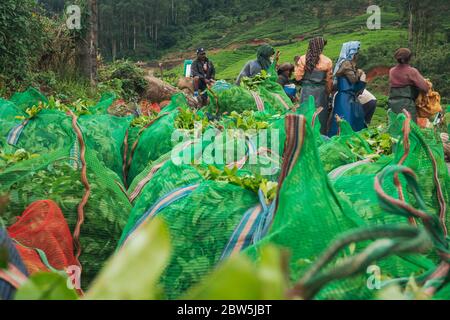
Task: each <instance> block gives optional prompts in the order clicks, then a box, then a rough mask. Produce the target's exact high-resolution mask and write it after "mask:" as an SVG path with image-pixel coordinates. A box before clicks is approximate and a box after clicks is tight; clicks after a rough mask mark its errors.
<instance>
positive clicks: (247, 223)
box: [220, 191, 275, 261]
mask: <svg viewBox="0 0 450 320" xmlns="http://www.w3.org/2000/svg"><path fill="white" fill-rule="evenodd" d="M259 197H260V202H261V203H259V204H258V205H256V206H255V207H253V208H251V209H250V210H248V211H247V212H246V213H245V214H244V216H243V217H242V219H241V221H240V222H239V224H238V226H237V227H236V229H235V230H234V232H233V234H232V235H231V237H230V240H229V241H228V244H227V246H226V247H225V249H224V251H223V253H222V256H221V258H220V260H221V261H222V260H224V259H226V258H228V257H229V256H231V255H234V254H237V253H239V252H241V251H242V250H244V249H246V248H247V247H248V246H250V245H251V244H254V243H256V242H257V241H259V240H261V239H262V237H263V236H265V235H266V233H267V231H268V227H269V226H270V224H271V219H272V218H273V212H274V210H273V209H274V208H275V207H274V206H273V205H270V207H268V206H267V205H266V203H265V199H264V195H263V193H262V192H261V191H259ZM272 204H273V203H272Z"/></svg>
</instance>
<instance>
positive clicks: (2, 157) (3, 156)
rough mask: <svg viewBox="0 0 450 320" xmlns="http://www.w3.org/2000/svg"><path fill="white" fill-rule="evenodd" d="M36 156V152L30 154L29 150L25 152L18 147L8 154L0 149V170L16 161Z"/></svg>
mask: <svg viewBox="0 0 450 320" xmlns="http://www.w3.org/2000/svg"><path fill="white" fill-rule="evenodd" d="M37 157H39V155H38V154H32V153H30V152H27V151H26V150H25V149H18V150H16V152H14V153H13V154H8V153H5V152H4V151H3V150H0V171H2V170H4V169H6V168H8V167H9V166H11V165H14V164H16V163H18V162H21V161H24V160H29V159H34V158H37Z"/></svg>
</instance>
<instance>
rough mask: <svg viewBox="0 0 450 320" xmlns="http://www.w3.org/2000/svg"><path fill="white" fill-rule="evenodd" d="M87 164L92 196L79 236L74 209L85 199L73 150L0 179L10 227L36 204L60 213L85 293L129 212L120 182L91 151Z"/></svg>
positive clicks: (14, 169) (8, 171) (10, 171)
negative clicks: (6, 196)
mask: <svg viewBox="0 0 450 320" xmlns="http://www.w3.org/2000/svg"><path fill="white" fill-rule="evenodd" d="M78 155H79V152H78ZM85 158H86V170H87V175H86V177H87V181H88V183H89V189H90V192H89V196H88V197H87V202H86V205H85V206H84V208H83V214H82V217H83V221H84V222H83V223H82V224H81V225H80V229H79V231H77V228H76V227H77V224H78V222H79V221H81V216H80V213H79V210H78V209H79V207H80V204H81V203H82V200H83V197H84V196H85V195H86V185H85V184H84V182H83V179H82V171H81V168H82V161H81V159H80V158H79V157H77V152H74V151H73V148H65V149H62V150H60V151H58V152H53V153H49V154H45V155H42V156H40V157H39V158H36V159H32V160H27V161H23V162H21V163H18V164H16V165H15V166H13V167H10V168H8V169H6V170H5V171H4V172H2V173H1V174H0V193H8V194H9V197H10V203H9V205H8V206H7V208H6V211H5V217H6V219H7V221H8V225H12V224H13V223H14V217H16V216H19V215H20V214H21V213H22V212H23V211H24V210H25V209H26V208H27V207H28V206H29V205H30V204H32V203H33V202H35V201H38V200H47V199H48V200H53V201H54V202H55V203H56V204H57V205H58V206H59V207H60V208H61V209H62V211H63V213H64V217H65V219H66V221H67V223H68V225H69V228H70V230H71V233H72V235H73V239H74V243H77V242H79V243H80V246H78V247H77V246H75V254H76V255H77V252H78V251H77V248H81V251H79V252H80V253H81V256H80V257H79V261H80V263H81V265H82V277H81V283H82V288H87V287H88V285H89V283H90V281H91V280H92V279H93V278H94V277H95V275H96V274H97V273H98V271H99V270H100V269H101V268H102V266H103V264H104V262H105V261H106V260H107V259H108V258H109V256H110V255H111V254H112V253H113V252H114V250H115V248H116V246H117V243H118V241H119V239H120V236H121V234H122V230H123V228H124V227H125V224H126V221H127V218H128V214H129V212H130V211H131V205H130V203H129V201H128V198H127V196H126V193H125V191H124V189H123V186H122V185H121V181H120V178H119V177H118V176H117V175H116V174H115V173H114V172H112V171H111V170H109V169H107V168H105V167H104V165H103V164H101V163H100V161H99V160H98V155H97V154H96V153H95V151H93V150H90V149H87V150H86V156H85Z"/></svg>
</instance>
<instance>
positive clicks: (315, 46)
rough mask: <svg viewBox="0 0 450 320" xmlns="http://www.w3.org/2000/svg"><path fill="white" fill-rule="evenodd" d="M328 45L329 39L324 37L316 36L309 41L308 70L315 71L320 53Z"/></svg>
mask: <svg viewBox="0 0 450 320" xmlns="http://www.w3.org/2000/svg"><path fill="white" fill-rule="evenodd" d="M326 45H327V40H325V39H324V38H322V37H315V38H312V39H311V40H310V41H309V46H308V52H307V53H306V71H307V72H313V71H314V69H315V68H316V65H317V64H318V63H319V60H320V55H321V54H322V52H323V49H324V48H325V46H326Z"/></svg>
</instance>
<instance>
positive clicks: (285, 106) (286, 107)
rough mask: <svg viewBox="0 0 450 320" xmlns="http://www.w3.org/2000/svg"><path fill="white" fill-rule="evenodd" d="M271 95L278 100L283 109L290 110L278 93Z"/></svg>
mask: <svg viewBox="0 0 450 320" xmlns="http://www.w3.org/2000/svg"><path fill="white" fill-rule="evenodd" d="M273 95H274V96H275V98H277V99H278V101H280V102H281V104H282V105H283V107H284V108H285V109H286V110H290V109H291V108H290V107H289V105H288V104H287V103H286V101H284V99H283V98H282V97H281V96H280V95H279V94H278V93H274V94H273Z"/></svg>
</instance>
